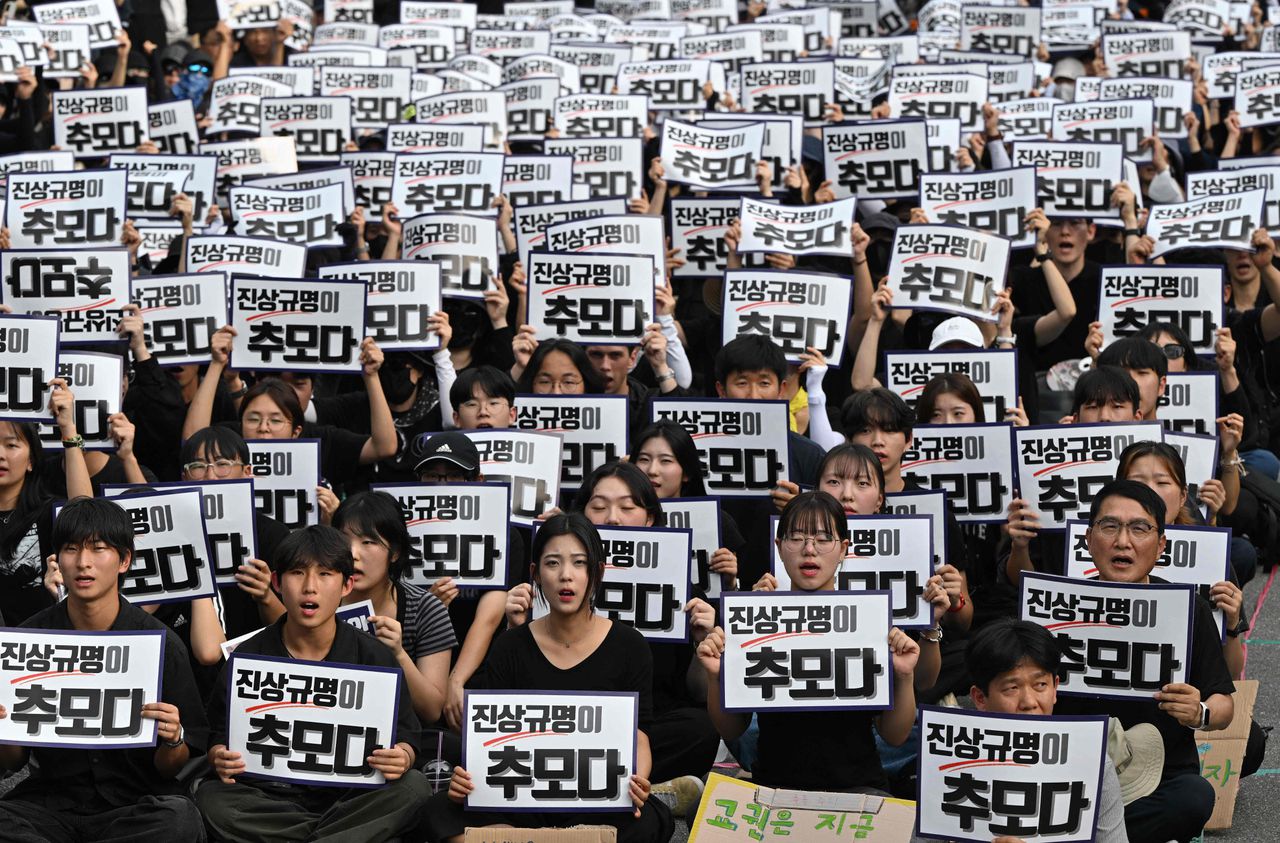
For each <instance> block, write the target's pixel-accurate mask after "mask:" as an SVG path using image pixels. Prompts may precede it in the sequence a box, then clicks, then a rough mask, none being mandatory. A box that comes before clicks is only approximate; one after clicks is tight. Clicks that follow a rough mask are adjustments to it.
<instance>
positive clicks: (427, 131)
mask: <svg viewBox="0 0 1280 843" xmlns="http://www.w3.org/2000/svg"><path fill="white" fill-rule="evenodd" d="M435 150H447V151H452V152H482V151H483V150H484V126H479V125H470V124H458V125H454V126H435V125H432V124H429V123H392V124H391V125H389V126H387V152H386V153H364V154H366V155H385V154H388V153H391V152H432V151H435ZM355 154H357V153H345V154H344V156H343V157H344V159H345V158H346V156H347V155H355ZM393 157H394V156H393ZM389 196H390V195H389V194H388V198H389Z"/></svg>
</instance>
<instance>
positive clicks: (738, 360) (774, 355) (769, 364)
mask: <svg viewBox="0 0 1280 843" xmlns="http://www.w3.org/2000/svg"><path fill="white" fill-rule="evenodd" d="M715 369H716V382H717V383H720V384H724V383H728V381H729V376H730V375H732V374H733V373H734V372H759V371H766V372H773V373H774V374H775V375H777V376H778V383H782V382H783V381H784V380H786V378H787V355H785V354H784V353H783V352H782V348H781V347H780V346H779V345H778V344H777V343H775V342H774V341H773V340H771V339H769V338H768V337H766V336H764V335H763V334H743V335H742V336H740V337H736V338H734V339H732V340H730V341H729V342H727V343H725V344H724V346H723V347H722V348H721V349H720V350H719V351H717V352H716V364H715Z"/></svg>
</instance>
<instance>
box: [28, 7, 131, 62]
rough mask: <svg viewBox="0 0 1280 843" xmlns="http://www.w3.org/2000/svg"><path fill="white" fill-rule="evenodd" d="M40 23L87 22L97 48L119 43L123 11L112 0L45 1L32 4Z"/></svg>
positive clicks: (94, 45) (85, 23)
mask: <svg viewBox="0 0 1280 843" xmlns="http://www.w3.org/2000/svg"><path fill="white" fill-rule="evenodd" d="M32 12H34V13H35V19H36V23H38V24H40V25H41V26H43V25H45V24H84V25H86V26H88V27H89V45H90V46H91V47H93V49H95V50H99V49H102V48H103V47H114V46H116V33H117V32H119V31H120V30H121V25H120V13H119V12H118V11H117V10H116V4H115V3H113V2H111V0H72V1H71V2H68V3H42V4H40V5H38V6H34V7H33V8H32Z"/></svg>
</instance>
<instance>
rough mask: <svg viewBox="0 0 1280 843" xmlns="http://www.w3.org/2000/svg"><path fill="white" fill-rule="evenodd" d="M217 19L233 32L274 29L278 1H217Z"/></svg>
mask: <svg viewBox="0 0 1280 843" xmlns="http://www.w3.org/2000/svg"><path fill="white" fill-rule="evenodd" d="M218 18H219V19H220V20H225V21H226V22H227V25H228V26H230V27H231V29H232V31H235V32H238V31H240V30H242V29H265V28H267V27H274V26H275V25H276V21H278V20H279V19H280V4H279V0H218Z"/></svg>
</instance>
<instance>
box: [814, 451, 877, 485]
mask: <svg viewBox="0 0 1280 843" xmlns="http://www.w3.org/2000/svg"><path fill="white" fill-rule="evenodd" d="M828 473H830V474H834V475H835V476H836V477H844V478H852V479H854V480H857V479H858V478H859V477H862V476H864V475H865V476H867V477H870V478H871V479H872V480H874V481H875V484H876V489H877V490H879V492H880V494H881V495H882V496H883V495H884V467H883V466H882V465H880V458H879V457H877V456H876V452H875V451H873V450H871V449H870V448H868V447H867V446H866V445H855V444H853V443H852V442H846V443H845V444H843V445H837V446H836V447H834V448H832V449H831V450H830V451H827V455H826V456H824V457H823V458H822V463H821V464H820V465H819V466H818V482H819V483H821V482H822V478H823V477H826V476H827V474H828Z"/></svg>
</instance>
